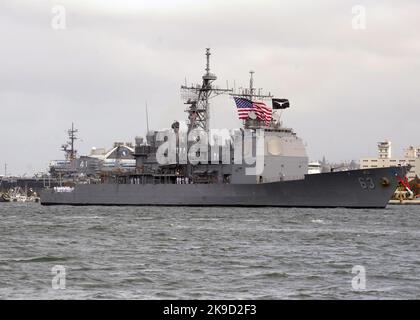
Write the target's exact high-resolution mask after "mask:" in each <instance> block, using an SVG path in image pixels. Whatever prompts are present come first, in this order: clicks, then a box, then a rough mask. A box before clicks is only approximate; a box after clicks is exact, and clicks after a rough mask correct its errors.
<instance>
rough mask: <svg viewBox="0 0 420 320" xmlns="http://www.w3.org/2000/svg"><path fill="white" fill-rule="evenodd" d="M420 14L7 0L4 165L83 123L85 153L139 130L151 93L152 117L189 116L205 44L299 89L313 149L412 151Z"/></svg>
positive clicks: (286, 4) (373, 8)
mask: <svg viewBox="0 0 420 320" xmlns="http://www.w3.org/2000/svg"><path fill="white" fill-rule="evenodd" d="M315 3H316V4H315ZM54 5H63V6H64V8H65V9H66V29H64V30H55V29H53V28H52V26H51V21H52V19H53V18H54V16H55V14H53V13H52V11H51V10H52V8H53V7H54ZM355 5H362V6H364V7H365V9H366V25H365V26H366V28H365V29H354V28H353V24H352V22H353V23H354V19H355V13H353V12H352V8H353V7H354V6H355ZM419 12H420V2H419V1H418V0H412V1H408V0H407V1H384V0H381V1H379V0H378V1H351V0H347V1H312V0H311V1H309V0H308V1H303V0H302V1H296V0H288V1H255V0H254V1H226V0H211V1H200V0H194V1H193V0H177V1H172V0H160V1H156V0H154V1H139V0H132V1H129V0H118V1H115V0H90V1H89V0H61V1H47V0H37V1H26V0H1V1H0V52H1V59H0V119H1V121H0V164H1V167H3V166H4V163H7V164H8V168H9V173H10V172H11V173H13V174H25V173H26V174H32V173H34V172H38V171H42V170H44V171H45V170H46V168H47V165H48V161H49V160H52V159H60V158H62V157H63V155H62V153H61V152H60V145H61V144H62V143H64V142H65V140H66V134H65V130H66V129H67V128H68V127H69V126H70V125H71V122H72V121H74V122H75V124H76V126H77V127H78V129H79V130H80V134H79V135H80V137H81V139H82V140H81V141H79V142H78V149H79V151H80V153H82V154H86V153H88V152H89V151H90V149H91V147H106V148H108V147H111V146H112V143H113V142H114V141H133V140H134V137H135V136H136V135H144V134H145V131H146V129H145V126H146V125H145V123H146V122H145V112H144V105H145V100H147V101H148V105H149V115H150V122H151V127H152V128H153V129H159V128H163V127H168V126H169V125H170V124H171V123H172V121H173V120H175V119H176V120H184V117H185V116H184V113H183V110H184V108H185V106H184V105H183V104H182V101H181V98H180V90H179V88H180V85H181V84H183V83H184V81H185V78H187V80H188V82H189V83H192V82H200V80H201V76H202V74H203V72H204V64H205V57H204V52H205V48H206V47H211V49H212V60H211V64H212V71H213V72H214V73H215V74H216V75H217V76H218V80H217V84H218V85H220V86H222V87H224V86H226V81H229V84H231V85H232V84H233V81H235V82H236V86H237V87H239V86H246V85H247V83H248V81H249V80H248V79H249V78H248V77H249V74H248V72H249V70H254V71H255V72H256V73H255V85H256V87H258V88H264V89H266V90H267V91H271V92H272V93H273V94H275V95H276V96H277V97H282V98H288V99H289V100H290V102H291V108H290V109H288V110H286V111H285V112H284V113H283V120H284V124H285V125H286V126H289V127H293V128H294V130H295V131H296V132H297V133H298V135H299V136H300V137H302V138H303V140H304V141H305V142H306V143H307V148H308V154H309V157H310V159H311V160H316V159H320V158H322V156H324V155H325V156H326V157H327V159H329V160H334V161H340V160H351V159H356V160H358V159H359V158H360V157H363V156H373V155H375V154H376V142H377V141H380V140H382V139H390V140H392V142H393V146H394V151H395V152H394V153H395V154H396V155H401V154H402V150H403V148H405V147H406V146H408V145H420V137H419V133H418V132H419V123H420V109H419V106H420V105H419V103H420V90H419V89H420V88H419V85H420V19H419ZM235 112H236V111H235V105H234V103H233V101H232V100H231V99H229V98H227V97H222V98H217V99H216V100H214V101H213V104H212V109H211V117H212V122H211V127H213V128H237V127H239V126H240V125H241V122H240V121H239V120H238V119H237V117H236V113H235ZM0 172H1V174H2V173H3V169H0Z"/></svg>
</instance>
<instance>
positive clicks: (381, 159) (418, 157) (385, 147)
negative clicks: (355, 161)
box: [360, 140, 420, 180]
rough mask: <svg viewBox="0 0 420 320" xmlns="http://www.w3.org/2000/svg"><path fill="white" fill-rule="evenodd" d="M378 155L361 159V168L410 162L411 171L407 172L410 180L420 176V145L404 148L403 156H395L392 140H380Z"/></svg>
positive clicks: (395, 165) (399, 164)
mask: <svg viewBox="0 0 420 320" xmlns="http://www.w3.org/2000/svg"><path fill="white" fill-rule="evenodd" d="M377 147H378V156H377V157H370V158H368V157H366V158H362V159H360V168H361V169H372V168H385V167H397V166H404V165H407V164H409V165H410V166H411V169H410V171H409V172H408V174H407V179H408V180H413V179H415V178H416V176H417V177H420V147H417V148H416V147H413V146H409V147H408V148H406V149H405V150H404V155H403V156H402V157H394V156H393V153H392V142H391V141H387V140H385V141H380V142H378V144H377Z"/></svg>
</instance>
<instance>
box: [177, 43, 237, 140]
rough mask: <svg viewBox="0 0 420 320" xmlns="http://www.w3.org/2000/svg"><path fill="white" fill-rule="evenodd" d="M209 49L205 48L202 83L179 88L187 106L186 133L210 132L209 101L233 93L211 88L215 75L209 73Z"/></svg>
mask: <svg viewBox="0 0 420 320" xmlns="http://www.w3.org/2000/svg"><path fill="white" fill-rule="evenodd" d="M210 55H211V53H210V48H206V68H205V71H206V73H205V74H204V75H203V77H202V78H203V82H202V84H201V86H200V85H196V86H193V85H191V86H187V85H185V86H181V90H182V93H183V98H184V99H185V100H186V102H185V104H187V105H189V107H188V109H187V110H186V112H187V113H188V120H189V123H188V131H191V130H193V129H202V130H204V131H206V132H209V130H210V103H209V100H210V99H211V98H214V97H216V96H218V95H220V94H223V93H227V92H233V90H232V89H229V88H226V89H219V88H215V87H213V86H212V84H213V82H214V81H215V80H216V79H217V77H216V75H215V74H213V73H211V72H210Z"/></svg>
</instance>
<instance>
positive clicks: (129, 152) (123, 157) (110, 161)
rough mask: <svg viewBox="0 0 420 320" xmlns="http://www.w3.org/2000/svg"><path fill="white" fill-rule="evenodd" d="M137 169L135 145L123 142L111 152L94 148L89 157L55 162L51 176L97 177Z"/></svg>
mask: <svg viewBox="0 0 420 320" xmlns="http://www.w3.org/2000/svg"><path fill="white" fill-rule="evenodd" d="M135 167H136V160H135V158H134V147H133V144H132V143H123V142H115V143H114V146H113V147H112V148H111V149H110V150H106V149H103V148H100V149H99V148H98V149H96V148H92V150H91V153H90V154H89V155H87V156H81V157H77V158H75V159H74V160H69V159H66V160H53V161H51V162H50V165H49V168H50V173H51V175H52V176H53V177H59V178H63V177H71V176H80V175H84V176H86V177H95V176H98V175H100V174H101V173H105V172H109V171H113V170H119V171H134V170H135Z"/></svg>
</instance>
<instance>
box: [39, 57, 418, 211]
mask: <svg viewBox="0 0 420 320" xmlns="http://www.w3.org/2000/svg"><path fill="white" fill-rule="evenodd" d="M206 62H207V63H206V68H205V73H204V75H203V77H202V83H201V85H191V86H188V85H187V84H185V85H183V86H181V90H182V93H183V98H184V101H185V104H186V106H187V108H186V110H185V111H186V113H187V116H188V117H187V120H186V122H185V127H186V129H182V128H181V125H180V122H179V121H174V122H173V123H172V125H171V127H170V128H169V129H165V130H161V131H149V130H148V132H147V134H146V139H143V138H141V137H137V138H136V139H135V148H133V150H134V152H133V153H132V156H133V157H134V159H135V168H133V169H132V170H118V167H117V168H116V170H114V171H107V172H102V173H100V174H99V176H100V178H99V179H98V178H95V179H92V180H86V179H85V180H83V182H78V181H77V180H76V179H73V182H69V183H67V184H66V186H65V187H55V188H47V189H45V190H43V191H42V192H41V195H40V196H41V204H42V205H83V206H84V205H132V206H149V205H150V206H151V205H155V206H246V207H253V206H273V207H347V208H384V207H386V205H387V204H388V202H389V200H390V199H391V197H392V195H393V194H394V192H395V190H396V188H397V185H398V181H399V179H400V178H401V177H404V176H405V175H406V174H407V172H408V170H409V169H410V167H409V166H398V167H386V168H372V169H363V170H348V171H334V170H331V171H330V172H326V173H317V174H308V156H307V153H306V149H305V145H304V143H303V141H302V139H301V138H300V137H298V135H297V134H296V133H295V132H294V130H293V129H292V128H288V127H285V126H284V125H283V123H282V120H281V113H282V111H284V110H285V109H287V108H289V107H290V104H289V100H288V99H279V98H274V96H272V95H271V93H269V94H264V93H262V92H261V90H256V89H255V88H254V84H253V81H254V79H253V72H251V77H250V84H249V88H247V89H242V90H241V91H240V92H237V90H234V89H229V88H228V87H227V88H226V89H221V88H219V87H216V86H214V84H213V83H214V81H216V79H217V77H216V75H215V74H213V73H211V72H210V49H206ZM221 94H224V95H228V96H230V97H231V98H233V99H232V100H233V101H234V102H235V104H236V107H237V112H238V116H239V118H240V119H242V121H243V126H242V127H241V128H240V129H238V130H233V131H229V136H228V137H227V138H226V136H225V137H224V138H223V139H219V138H220V136H215V135H214V134H212V130H210V100H211V99H212V98H214V97H216V96H218V95H221ZM265 101H270V102H271V104H272V106H271V107H269V106H267V104H266V103H265ZM212 138H213V140H212Z"/></svg>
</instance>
